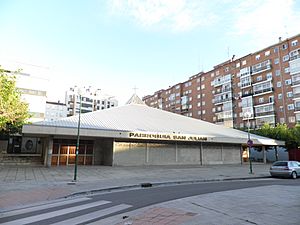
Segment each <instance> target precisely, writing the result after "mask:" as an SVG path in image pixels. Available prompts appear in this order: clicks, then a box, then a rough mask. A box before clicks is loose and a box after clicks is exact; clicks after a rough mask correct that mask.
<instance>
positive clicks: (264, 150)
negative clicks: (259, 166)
mask: <svg viewBox="0 0 300 225" xmlns="http://www.w3.org/2000/svg"><path fill="white" fill-rule="evenodd" d="M261 149H262V151H263V160H264V164H266V163H267V152H266V146H262V147H261Z"/></svg>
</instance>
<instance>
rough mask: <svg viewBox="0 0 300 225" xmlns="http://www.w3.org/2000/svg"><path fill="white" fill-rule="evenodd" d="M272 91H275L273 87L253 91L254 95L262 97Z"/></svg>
mask: <svg viewBox="0 0 300 225" xmlns="http://www.w3.org/2000/svg"><path fill="white" fill-rule="evenodd" d="M272 91H273V87H269V88H264V89H261V90H256V91H253V95H261V94H265V93H268V92H272Z"/></svg>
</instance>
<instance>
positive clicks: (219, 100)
mask: <svg viewBox="0 0 300 225" xmlns="http://www.w3.org/2000/svg"><path fill="white" fill-rule="evenodd" d="M229 101H232V98H224V99H215V101H214V103H215V105H217V104H221V103H224V102H229Z"/></svg>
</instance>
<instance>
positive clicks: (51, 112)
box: [45, 102, 68, 121]
mask: <svg viewBox="0 0 300 225" xmlns="http://www.w3.org/2000/svg"><path fill="white" fill-rule="evenodd" d="M67 115H68V110H67V106H66V105H62V104H55V103H49V102H47V103H46V114H45V121H54V120H58V119H60V118H65V117H67Z"/></svg>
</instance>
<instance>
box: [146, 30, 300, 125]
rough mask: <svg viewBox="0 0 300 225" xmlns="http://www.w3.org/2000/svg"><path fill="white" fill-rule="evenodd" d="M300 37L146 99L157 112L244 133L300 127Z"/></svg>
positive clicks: (232, 60)
mask: <svg viewBox="0 0 300 225" xmlns="http://www.w3.org/2000/svg"><path fill="white" fill-rule="evenodd" d="M299 42H300V34H298V35H296V36H294V37H291V38H288V39H286V40H281V39H279V42H278V43H276V44H274V45H272V46H269V47H266V48H264V49H262V50H259V51H257V52H255V53H251V54H248V55H246V56H243V57H241V58H239V59H235V58H234V57H233V58H232V59H231V60H228V61H226V62H224V63H221V64H219V65H216V66H214V68H213V70H211V71H208V72H200V73H198V74H196V75H194V76H191V77H190V78H189V79H188V80H187V81H184V82H182V83H178V84H175V85H173V86H171V87H169V88H168V89H162V90H159V91H156V92H155V93H154V94H153V95H147V96H145V97H143V101H144V102H145V103H146V104H147V105H149V106H151V107H155V108H160V109H163V110H167V111H171V112H174V113H178V114H182V115H185V116H189V117H193V118H197V119H201V120H205V121H208V122H213V123H216V124H222V125H225V126H228V127H235V128H245V127H247V123H248V119H249V121H250V126H251V128H257V127H260V126H261V125H263V124H264V123H265V122H267V123H270V124H272V125H275V124H277V123H286V124H287V125H288V126H289V127H292V126H294V125H295V124H296V123H297V122H300V43H299Z"/></svg>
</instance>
